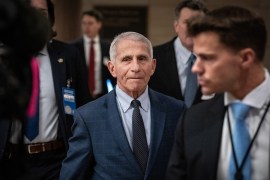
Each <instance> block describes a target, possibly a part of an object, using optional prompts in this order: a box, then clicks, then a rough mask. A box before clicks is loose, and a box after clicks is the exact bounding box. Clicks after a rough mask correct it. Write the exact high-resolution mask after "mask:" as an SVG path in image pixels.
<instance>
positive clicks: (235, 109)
mask: <svg viewBox="0 0 270 180" xmlns="http://www.w3.org/2000/svg"><path fill="white" fill-rule="evenodd" d="M231 108H232V113H233V115H234V118H235V120H245V119H246V117H247V115H248V112H249V110H250V106H248V105H246V104H243V103H241V102H235V103H232V104H231Z"/></svg>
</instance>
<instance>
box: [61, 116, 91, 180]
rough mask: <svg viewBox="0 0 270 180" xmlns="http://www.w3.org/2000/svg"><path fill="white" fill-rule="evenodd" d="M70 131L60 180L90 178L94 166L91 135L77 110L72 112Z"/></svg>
mask: <svg viewBox="0 0 270 180" xmlns="http://www.w3.org/2000/svg"><path fill="white" fill-rule="evenodd" d="M72 133H73V136H72V137H71V138H70V139H69V150H68V152H67V157H66V158H65V159H64V161H63V163H62V169H61V172H60V180H83V179H90V176H91V173H92V170H93V167H94V157H93V150H92V146H91V137H90V133H89V131H88V129H87V127H86V124H85V122H84V120H83V118H82V117H81V115H80V114H79V113H78V112H77V111H75V114H74V125H73V126H72Z"/></svg>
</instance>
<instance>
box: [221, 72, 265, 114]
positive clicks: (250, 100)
mask: <svg viewBox="0 0 270 180" xmlns="http://www.w3.org/2000/svg"><path fill="white" fill-rule="evenodd" d="M264 71H265V79H264V81H263V82H262V83H261V84H260V85H259V86H257V87H256V88H254V89H253V90H252V91H251V92H250V93H248V94H247V95H246V96H245V97H244V99H243V100H242V101H241V102H243V103H244V104H247V105H249V106H251V107H254V108H257V109H260V108H262V107H263V105H264V104H265V103H266V102H267V101H268V100H269V99H270V91H269V87H270V78H269V72H268V71H267V69H264ZM235 101H240V100H238V99H236V98H235V97H234V96H233V95H231V94H229V93H227V92H226V93H225V95H224V103H225V106H227V105H229V104H231V103H232V102H235Z"/></svg>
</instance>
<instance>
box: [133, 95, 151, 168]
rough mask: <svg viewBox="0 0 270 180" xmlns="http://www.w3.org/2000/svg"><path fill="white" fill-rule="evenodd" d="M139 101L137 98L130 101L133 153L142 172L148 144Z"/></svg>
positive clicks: (145, 161) (145, 163)
mask: <svg viewBox="0 0 270 180" xmlns="http://www.w3.org/2000/svg"><path fill="white" fill-rule="evenodd" d="M140 106H141V103H140V101H138V100H133V101H132V102H131V107H133V108H134V110H133V114H132V130H133V144H132V145H133V153H134V155H135V157H136V159H137V160H138V162H139V164H140V166H141V168H142V170H143V172H145V170H146V166H147V160H148V145H147V141H146V135H145V128H144V124H143V119H142V116H141V113H140V108H139V107H140Z"/></svg>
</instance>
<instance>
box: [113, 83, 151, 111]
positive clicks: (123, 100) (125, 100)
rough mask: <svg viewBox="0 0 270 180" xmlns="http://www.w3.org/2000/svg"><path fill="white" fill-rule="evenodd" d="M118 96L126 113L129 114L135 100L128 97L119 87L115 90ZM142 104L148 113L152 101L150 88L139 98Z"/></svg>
mask: <svg viewBox="0 0 270 180" xmlns="http://www.w3.org/2000/svg"><path fill="white" fill-rule="evenodd" d="M115 92H116V96H117V98H118V101H119V104H120V106H121V108H122V109H123V111H124V112H127V110H128V109H130V108H131V106H130V103H131V101H132V100H134V99H133V98H132V97H130V96H129V95H127V94H126V93H125V92H124V91H123V90H121V89H120V88H119V87H118V85H116V88H115ZM137 100H139V101H140V102H141V108H142V109H143V110H144V111H145V112H147V111H148V110H149V107H150V99H149V94H148V86H147V87H146V89H145V90H144V92H143V93H142V94H141V95H140V96H139V97H138V98H137Z"/></svg>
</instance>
